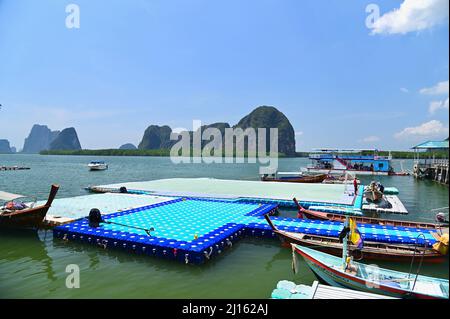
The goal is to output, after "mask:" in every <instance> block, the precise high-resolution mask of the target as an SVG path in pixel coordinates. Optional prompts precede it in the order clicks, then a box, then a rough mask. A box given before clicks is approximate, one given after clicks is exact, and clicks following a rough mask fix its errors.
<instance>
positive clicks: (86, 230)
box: [54, 198, 435, 263]
mask: <svg viewBox="0 0 450 319" xmlns="http://www.w3.org/2000/svg"><path fill="white" fill-rule="evenodd" d="M275 208H276V206H275V205H260V204H254V203H241V202H233V201H224V200H212V199H211V200H205V199H196V198H182V199H174V200H171V201H168V202H167V201H166V202H162V203H157V204H153V205H148V206H143V207H139V208H134V209H130V210H126V211H122V212H117V213H113V214H109V215H106V216H104V220H105V221H106V222H112V223H118V224H124V225H127V226H122V225H117V224H108V223H103V224H101V227H98V228H91V227H89V225H88V220H87V219H81V220H78V221H76V222H74V223H71V224H67V225H63V226H58V227H56V228H54V234H55V236H56V237H58V238H65V239H68V240H78V241H82V242H88V243H91V244H97V245H100V246H102V247H105V248H106V247H111V248H114V247H115V248H121V249H126V250H129V251H133V252H135V253H141V254H147V255H155V256H159V257H164V258H170V259H174V260H178V261H181V262H186V263H203V262H205V261H206V260H208V259H210V258H211V257H212V256H214V255H217V254H220V253H221V252H222V251H223V250H224V249H226V248H227V247H229V246H231V245H232V243H233V241H235V240H237V239H239V238H241V237H242V236H244V235H251V236H257V237H275V234H274V233H273V231H272V230H271V229H270V227H269V225H268V224H267V223H266V221H265V219H264V217H263V215H265V214H267V213H271V212H273V211H274V210H275ZM272 221H273V222H274V224H275V225H276V226H277V227H278V228H279V229H281V230H286V231H293V232H302V233H307V234H317V235H324V236H325V235H326V236H330V237H337V236H338V235H339V233H340V231H341V230H342V223H338V222H329V221H316V220H304V219H295V218H280V217H273V218H272ZM151 227H153V228H154V229H155V230H154V231H152V232H151V235H152V236H148V235H147V234H146V232H145V230H141V229H138V228H143V229H150V228H151ZM359 230H360V232H361V234H362V236H363V238H364V239H365V240H370V241H376V242H392V243H408V244H411V243H415V241H416V238H417V236H418V235H419V233H423V234H424V236H425V239H426V241H427V244H428V245H430V244H432V243H434V242H435V239H434V238H433V236H432V234H431V231H428V230H421V231H420V232H419V231H418V230H417V229H413V228H406V227H389V226H379V225H360V226H359ZM419 242H420V241H419ZM422 242H423V239H422Z"/></svg>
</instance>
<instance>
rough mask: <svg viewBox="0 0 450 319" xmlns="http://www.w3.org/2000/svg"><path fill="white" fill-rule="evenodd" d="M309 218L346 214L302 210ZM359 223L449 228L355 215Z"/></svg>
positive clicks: (329, 218)
mask: <svg viewBox="0 0 450 319" xmlns="http://www.w3.org/2000/svg"><path fill="white" fill-rule="evenodd" d="M301 213H302V214H304V215H305V216H306V217H307V218H308V219H316V220H327V221H335V222H344V221H345V218H346V216H345V215H343V214H333V213H326V212H317V211H312V210H308V209H304V210H301ZM353 218H354V219H355V221H356V223H358V224H372V225H382V226H396V227H412V228H422V229H436V230H447V232H448V225H446V226H442V225H439V224H433V223H420V222H412V221H403V220H391V219H382V218H371V217H353Z"/></svg>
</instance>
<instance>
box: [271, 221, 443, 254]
mask: <svg viewBox="0 0 450 319" xmlns="http://www.w3.org/2000/svg"><path fill="white" fill-rule="evenodd" d="M264 217H265V218H266V220H267V222H268V223H269V225H270V227H271V228H272V230H273V232H274V233H275V234H276V235H277V236H278V237H279V238H280V240H281V243H282V245H283V246H285V247H289V246H290V244H297V245H301V246H303V247H314V248H315V249H317V250H319V251H323V252H326V253H328V254H332V255H335V256H341V255H342V250H343V247H344V245H343V243H341V242H339V238H335V237H327V236H319V235H309V234H303V233H294V232H287V231H283V230H279V229H278V228H277V227H276V226H275V225H274V224H273V223H272V221H271V220H270V217H269V216H268V215H265V216H264ZM348 248H349V250H350V251H353V255H354V257H355V258H358V259H360V258H361V259H369V260H388V261H398V262H410V261H411V258H413V257H414V256H420V258H423V261H424V262H428V263H439V262H443V261H444V259H445V255H442V254H441V253H439V252H438V251H436V250H434V249H433V248H429V247H422V246H416V247H414V246H411V245H397V244H385V243H378V242H370V241H364V247H363V248H362V249H361V250H358V249H357V248H356V246H349V247H348Z"/></svg>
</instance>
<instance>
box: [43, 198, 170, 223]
mask: <svg viewBox="0 0 450 319" xmlns="http://www.w3.org/2000/svg"><path fill="white" fill-rule="evenodd" d="M173 199H174V198H173V197H161V196H148V195H147V196H143V195H134V194H113V193H107V194H91V195H84V196H76V197H70V198H57V199H55V200H54V201H53V203H52V206H51V207H50V209H49V211H48V215H52V216H63V217H67V218H73V219H76V218H82V217H86V216H88V215H89V211H90V210H91V208H94V207H96V208H98V209H99V210H100V211H101V212H102V213H109V214H111V213H115V212H117V211H119V210H126V209H130V208H132V207H142V206H147V205H151V204H158V203H162V202H167V201H171V200H173ZM45 202H46V201H40V202H37V203H36V205H44V204H45Z"/></svg>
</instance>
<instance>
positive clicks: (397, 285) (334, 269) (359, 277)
mask: <svg viewBox="0 0 450 319" xmlns="http://www.w3.org/2000/svg"><path fill="white" fill-rule="evenodd" d="M292 250H293V252H294V253H295V254H299V255H300V256H302V257H303V259H304V260H305V262H306V264H307V265H308V267H309V268H310V269H311V270H312V271H313V272H314V274H315V275H316V276H317V277H318V278H319V280H321V281H322V282H325V283H327V284H329V285H332V286H335V287H340V288H350V289H355V290H359V291H364V292H371V293H377V294H383V295H387V296H391V297H400V298H420V299H448V288H449V285H448V280H446V279H441V278H434V277H428V276H422V275H418V274H411V273H405V272H400V271H395V270H390V269H385V268H380V267H378V266H375V265H366V264H363V263H359V262H352V263H351V265H350V264H348V265H347V266H346V269H344V265H343V259H344V261H345V260H346V259H345V258H340V257H335V256H332V255H329V254H326V253H323V252H320V251H316V250H314V249H311V248H306V247H302V246H299V245H295V244H293V245H292ZM295 254H294V268H295V265H296V262H295ZM347 267H348V268H347Z"/></svg>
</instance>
